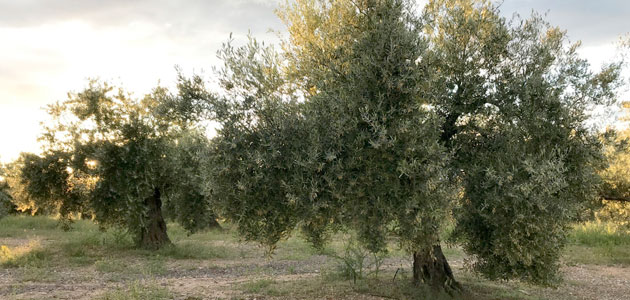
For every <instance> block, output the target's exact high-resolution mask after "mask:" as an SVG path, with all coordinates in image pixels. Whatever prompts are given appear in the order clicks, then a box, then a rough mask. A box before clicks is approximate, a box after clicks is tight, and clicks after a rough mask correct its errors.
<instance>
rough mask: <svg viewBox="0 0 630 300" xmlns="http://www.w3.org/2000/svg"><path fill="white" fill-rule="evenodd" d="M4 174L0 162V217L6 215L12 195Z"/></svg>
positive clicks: (11, 201) (10, 204) (11, 202)
mask: <svg viewBox="0 0 630 300" xmlns="http://www.w3.org/2000/svg"><path fill="white" fill-rule="evenodd" d="M5 175H6V172H5V168H4V166H3V165H2V164H0V218H2V217H4V216H6V215H7V214H8V213H9V211H10V208H11V207H12V206H13V197H12V196H11V190H10V187H9V183H8V182H7V179H6V177H5Z"/></svg>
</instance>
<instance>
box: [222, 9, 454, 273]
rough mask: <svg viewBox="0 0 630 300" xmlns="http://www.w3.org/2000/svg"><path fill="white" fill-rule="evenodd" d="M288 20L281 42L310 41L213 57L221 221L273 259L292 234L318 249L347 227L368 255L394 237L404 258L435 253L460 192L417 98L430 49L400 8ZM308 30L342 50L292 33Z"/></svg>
mask: <svg viewBox="0 0 630 300" xmlns="http://www.w3.org/2000/svg"><path fill="white" fill-rule="evenodd" d="M302 4H303V5H302ZM322 10H324V11H322ZM327 10H330V12H331V13H330V15H329V14H326V12H327ZM332 12H334V13H332ZM306 14H308V15H307V16H305V15H306ZM302 16H305V17H304V18H302ZM285 17H287V18H288V19H286V21H287V23H288V25H289V31H290V32H292V33H293V32H295V34H294V35H292V36H291V38H298V37H299V36H301V35H302V34H305V33H306V32H309V30H311V31H312V32H310V33H309V34H312V36H311V40H309V41H305V42H304V44H300V43H301V40H300V41H288V42H287V43H289V44H285V45H284V47H285V50H286V51H288V52H285V53H283V54H282V55H281V54H278V53H275V52H274V51H273V48H263V47H260V45H258V44H257V43H256V42H255V41H251V42H250V43H249V44H248V45H246V46H244V47H242V48H233V47H232V46H231V45H230V44H227V45H226V47H225V48H224V50H223V51H222V52H221V53H220V54H221V55H220V56H221V57H222V58H223V59H224V61H225V66H224V68H223V71H222V72H221V73H220V75H221V83H222V85H223V87H224V88H225V89H226V90H227V93H226V94H227V97H226V98H224V99H223V100H222V101H218V102H217V103H215V112H216V114H217V116H216V117H217V119H218V120H219V121H220V123H221V125H222V126H221V129H220V130H219V131H218V136H217V138H215V139H214V144H213V152H212V154H211V155H212V156H213V157H214V160H213V163H212V164H211V165H212V166H214V169H213V172H212V174H213V175H212V178H211V179H210V184H209V187H210V188H211V189H212V190H213V197H215V198H216V201H217V202H218V203H223V204H220V206H221V207H223V209H222V213H223V215H224V216H226V217H228V218H229V219H230V220H232V221H234V222H235V223H236V224H237V226H238V228H239V231H241V233H242V234H243V235H244V236H245V237H246V238H247V239H251V240H258V241H261V242H263V243H265V244H267V245H269V246H270V248H271V249H273V246H274V245H275V243H276V242H277V241H278V240H279V239H281V238H283V237H286V236H287V235H288V234H290V233H291V231H292V230H293V229H294V228H295V227H296V226H299V227H301V228H302V230H303V231H304V233H305V234H306V236H307V238H308V239H309V240H310V241H312V242H313V243H314V244H315V245H321V243H323V242H324V241H325V239H326V233H327V232H329V231H330V230H331V229H338V228H350V229H353V230H355V231H356V232H357V234H358V237H359V240H360V241H361V242H362V243H363V244H364V246H366V247H367V248H368V249H369V250H371V251H373V252H378V251H382V250H384V249H385V248H386V246H387V242H386V241H387V240H388V239H389V238H391V237H396V238H398V240H399V242H400V244H401V246H402V247H403V248H404V249H405V250H407V251H409V253H410V254H413V253H416V252H419V251H422V250H423V249H424V248H425V247H427V246H428V247H432V245H434V244H435V243H437V242H438V235H439V233H440V232H439V229H440V228H441V227H442V226H441V225H442V223H443V222H444V220H445V219H446V216H447V215H448V212H449V208H450V206H451V204H452V203H453V199H454V198H455V195H456V192H457V189H456V188H453V186H452V184H451V182H450V180H449V178H448V172H447V170H448V168H447V163H448V161H449V157H450V155H449V153H448V152H447V151H446V148H445V147H444V146H443V145H441V144H440V143H439V136H440V127H439V124H440V119H439V117H438V116H437V115H436V114H435V113H434V111H433V110H432V109H431V107H430V106H429V105H427V104H428V102H427V101H426V99H423V98H422V97H421V96H422V93H420V91H421V89H422V87H423V84H424V82H426V81H428V77H427V76H428V75H427V73H426V68H425V67H422V66H419V65H418V59H419V58H421V57H422V53H423V52H424V51H426V47H427V44H426V42H425V40H424V39H423V38H422V37H421V33H420V31H421V30H422V28H421V27H420V26H419V25H420V23H419V22H418V20H417V18H415V17H414V16H413V15H412V14H411V13H410V7H409V6H408V3H405V2H403V1H376V2H371V1H359V2H357V3H351V2H348V1H338V2H330V3H328V2H325V3H324V2H304V3H302V2H300V3H298V4H296V6H292V7H288V8H287V15H286V16H285ZM312 20H317V21H318V22H320V23H321V24H326V26H330V28H335V29H338V30H339V31H337V32H335V33H334V34H337V35H338V36H339V37H338V39H332V40H331V41H330V42H327V41H322V40H319V38H321V39H328V38H329V37H330V36H329V35H327V34H328V33H329V32H326V31H317V30H316V28H299V27H301V26H306V24H310V23H311V21H312ZM299 22H304V23H299ZM331 30H332V29H331ZM318 32H319V33H318ZM317 34H321V36H319V35H317ZM331 43H332V44H333V45H338V47H339V48H338V49H330V48H328V47H330V45H331ZM342 45H343V46H342ZM320 46H321V47H323V48H324V49H322V48H319V47H320ZM287 49H290V50H287ZM417 276H420V275H419V274H418V275H417Z"/></svg>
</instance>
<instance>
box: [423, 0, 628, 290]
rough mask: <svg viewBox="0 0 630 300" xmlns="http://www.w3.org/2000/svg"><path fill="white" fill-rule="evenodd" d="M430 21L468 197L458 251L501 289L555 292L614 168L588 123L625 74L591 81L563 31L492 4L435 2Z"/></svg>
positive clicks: (433, 93)
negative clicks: (575, 236)
mask: <svg viewBox="0 0 630 300" xmlns="http://www.w3.org/2000/svg"><path fill="white" fill-rule="evenodd" d="M424 17H425V20H426V23H425V34H426V35H427V38H428V39H429V41H430V44H431V47H430V50H429V51H428V53H427V57H426V59H427V60H428V65H429V66H430V71H429V72H430V73H431V74H432V76H433V79H432V80H431V83H430V85H431V86H432V87H431V88H430V89H428V90H427V93H428V94H426V97H427V98H429V99H431V101H432V104H433V105H434V107H435V108H436V111H437V112H438V113H439V114H440V115H441V116H442V117H443V120H444V123H443V124H442V126H441V128H442V136H441V141H442V143H443V144H444V145H445V146H446V147H448V148H449V149H450V150H451V151H452V152H453V154H454V157H453V159H452V161H451V165H450V169H451V171H452V176H455V177H456V178H458V179H459V180H461V183H462V185H463V188H464V193H463V197H462V198H461V201H460V205H459V206H458V207H457V208H456V210H455V211H454V212H455V219H456V228H455V232H454V240H456V241H458V242H460V243H461V244H462V245H463V247H464V249H465V250H466V252H468V253H469V254H471V255H473V257H474V258H475V263H474V264H473V268H474V269H475V270H477V271H479V272H481V273H482V274H484V275H486V276H488V277H490V278H501V279H512V278H519V279H524V280H527V281H531V282H534V283H542V284H548V283H551V282H553V280H554V278H555V276H556V275H557V270H558V260H559V256H560V253H561V249H562V245H564V242H565V238H566V234H567V231H568V230H569V229H570V225H571V222H573V221H575V220H576V219H577V218H578V216H580V214H581V211H582V210H583V209H584V208H585V207H587V206H589V205H590V204H591V203H593V202H596V201H597V200H598V185H599V184H600V183H601V180H600V178H599V176H598V171H599V170H601V168H603V167H604V166H605V159H604V157H603V153H602V145H601V143H600V140H599V139H598V137H597V134H595V133H594V132H593V131H592V130H589V128H587V127H586V125H585V121H586V120H587V118H588V117H589V116H588V111H589V109H590V108H591V107H592V106H593V105H597V104H609V103H611V100H613V98H614V96H615V95H614V90H615V88H616V87H617V85H618V83H619V81H618V78H619V67H620V65H619V64H612V65H608V66H606V67H604V68H603V69H602V70H601V72H598V73H592V72H591V71H589V65H588V63H587V61H585V60H583V59H581V58H580V57H579V56H578V54H577V49H578V47H579V43H575V44H569V43H568V42H567V39H566V36H565V33H564V32H563V31H561V30H560V29H558V28H555V27H552V26H550V25H548V24H547V23H545V22H544V21H543V20H542V19H541V18H540V17H539V16H537V15H534V16H533V17H531V18H530V19H526V20H521V19H520V18H516V19H514V20H512V21H507V20H505V19H504V18H502V17H500V16H499V13H498V8H497V7H495V6H494V5H492V3H491V2H490V1H469V0H435V1H430V3H429V4H428V5H427V7H426V8H425V15H424Z"/></svg>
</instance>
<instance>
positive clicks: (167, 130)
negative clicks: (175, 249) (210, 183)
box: [21, 75, 214, 249]
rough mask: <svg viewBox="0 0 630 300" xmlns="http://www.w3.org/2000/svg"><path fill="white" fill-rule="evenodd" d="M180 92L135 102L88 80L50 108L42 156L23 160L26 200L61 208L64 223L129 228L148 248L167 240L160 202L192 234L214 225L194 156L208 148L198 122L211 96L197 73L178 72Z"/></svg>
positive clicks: (161, 90) (158, 90) (165, 92)
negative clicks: (85, 220)
mask: <svg viewBox="0 0 630 300" xmlns="http://www.w3.org/2000/svg"><path fill="white" fill-rule="evenodd" d="M177 87H178V91H177V93H174V94H173V93H170V92H169V91H168V90H166V89H165V88H161V87H158V88H156V89H154V90H153V92H152V93H151V94H148V95H146V96H145V97H143V98H140V99H135V98H133V97H131V95H128V94H126V93H124V92H123V90H122V89H116V88H114V87H112V86H110V85H108V84H107V83H102V82H98V81H91V82H90V83H89V86H88V87H87V88H86V89H85V90H83V91H81V92H79V93H70V94H69V97H68V99H67V100H66V101H63V102H58V103H56V104H54V105H50V106H49V107H48V112H49V113H50V116H51V117H52V122H50V123H49V124H47V125H46V127H45V132H44V133H43V135H42V137H41V141H42V143H43V145H44V147H43V149H42V150H43V153H42V155H34V154H25V155H24V156H23V160H24V165H23V167H22V170H21V173H22V180H23V182H24V184H25V186H26V191H27V192H28V194H29V196H30V197H31V198H33V199H34V200H35V201H36V202H38V204H39V205H42V206H53V207H56V208H57V209H58V211H59V214H60V216H61V220H62V221H66V222H67V221H70V220H71V217H72V214H74V213H83V214H90V215H92V216H93V218H94V220H95V221H96V222H98V223H99V224H100V225H101V226H104V227H105V226H119V227H122V228H126V229H127V230H128V231H129V232H130V233H132V234H133V235H134V237H135V238H136V241H137V243H138V245H139V246H142V247H144V248H149V249H158V248H160V247H162V246H164V245H166V244H169V243H170V240H169V238H168V235H167V232H166V223H165V220H164V217H163V214H162V207H163V203H165V207H167V208H168V210H169V214H170V215H171V216H172V217H173V218H174V219H176V220H178V221H180V223H181V224H182V225H183V226H184V227H185V228H186V229H188V230H191V231H194V230H196V229H199V228H200V227H203V226H204V224H208V223H212V222H213V221H214V214H213V213H212V209H211V205H210V202H209V199H208V198H207V197H205V195H204V194H203V193H202V189H201V186H200V185H198V183H199V182H200V181H199V180H195V179H194V178H195V176H196V175H197V174H198V168H199V167H198V165H199V164H201V162H200V161H199V160H198V159H199V157H200V156H197V155H196V153H197V152H198V151H200V150H198V149H199V148H204V147H207V140H206V139H204V138H203V136H201V135H200V133H199V130H200V128H198V127H199V126H198V125H197V124H198V121H199V120H201V118H202V117H203V111H204V108H203V107H204V105H205V103H207V100H208V99H209V98H210V97H211V96H210V95H209V94H208V93H207V92H206V89H205V87H204V86H203V81H202V80H201V78H199V77H198V76H195V77H193V78H191V79H187V78H184V77H183V76H181V75H180V76H179V80H178V85H177ZM209 220H210V221H209Z"/></svg>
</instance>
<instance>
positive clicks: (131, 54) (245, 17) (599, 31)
mask: <svg viewBox="0 0 630 300" xmlns="http://www.w3.org/2000/svg"><path fill="white" fill-rule="evenodd" d="M594 3H597V5H596V6H594ZM276 7H277V1H275V0H268V1H265V0H235V1H224V0H186V1H176V0H172V1H171V0H154V1H149V0H137V1H126V0H125V1H123V0H112V1H96V0H82V1H72V0H56V1H45V0H24V1H14V0H0V41H2V42H1V43H2V44H1V45H0V162H1V161H4V162H7V161H10V160H12V159H15V158H17V156H18V155H19V153H20V152H22V151H29V152H38V151H39V150H38V148H39V147H38V145H37V142H36V139H37V136H38V134H39V132H40V126H39V122H40V121H43V120H45V119H46V113H45V112H44V111H43V110H42V107H44V106H46V105H47V104H50V103H53V102H55V101H59V100H64V99H65V98H66V93H67V92H68V91H78V90H80V89H81V88H82V87H84V86H85V84H86V79H87V78H89V77H98V78H102V79H105V80H109V81H113V82H114V83H117V84H119V85H122V86H123V87H125V88H126V89H127V90H129V91H132V92H134V93H135V94H136V95H142V94H144V93H146V92H148V91H150V89H151V88H153V87H154V86H156V85H157V83H158V82H161V83H162V84H163V85H166V86H169V85H170V84H171V83H172V82H173V80H174V77H175V76H174V75H175V71H174V66H175V65H178V66H180V67H181V68H182V69H183V70H184V71H185V72H197V73H199V72H204V74H206V75H208V77H210V75H212V67H213V66H217V65H218V60H217V59H216V51H217V50H218V49H219V47H220V46H221V44H222V43H223V42H225V41H226V40H227V39H228V37H229V34H230V32H233V33H234V38H235V39H236V40H237V41H239V40H244V38H245V35H246V34H247V32H248V30H250V31H251V33H252V35H253V36H255V37H256V38H258V39H260V40H265V41H267V42H275V41H277V39H276V35H275V34H274V33H270V32H269V29H273V30H277V31H282V30H283V27H282V25H281V23H280V21H279V20H278V19H277V17H276V16H275V14H274V9H275V8H276ZM532 9H534V10H537V11H541V12H545V11H548V16H547V19H548V20H549V21H550V23H552V24H554V25H558V26H560V27H562V28H564V29H567V31H568V32H569V36H570V37H571V39H572V40H582V41H583V44H584V47H583V49H582V50H581V52H580V53H581V54H582V55H583V56H584V57H586V58H588V59H589V60H590V61H592V63H593V65H594V66H599V65H601V63H603V62H606V61H609V60H611V59H612V58H613V57H614V56H615V55H616V51H615V46H614V42H615V41H616V40H617V39H618V38H619V37H620V36H621V35H623V34H625V33H627V31H628V30H630V18H628V17H627V16H628V15H630V2H628V1H624V0H608V1H606V0H602V1H590V0H581V1H577V0H576V1H568V0H559V1H553V4H548V1H544V0H505V1H504V3H503V4H502V6H501V10H502V12H503V14H504V15H506V16H510V15H511V14H512V13H513V12H518V13H520V14H523V15H529V13H530V12H531V10H532ZM624 30H625V31H624Z"/></svg>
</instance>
